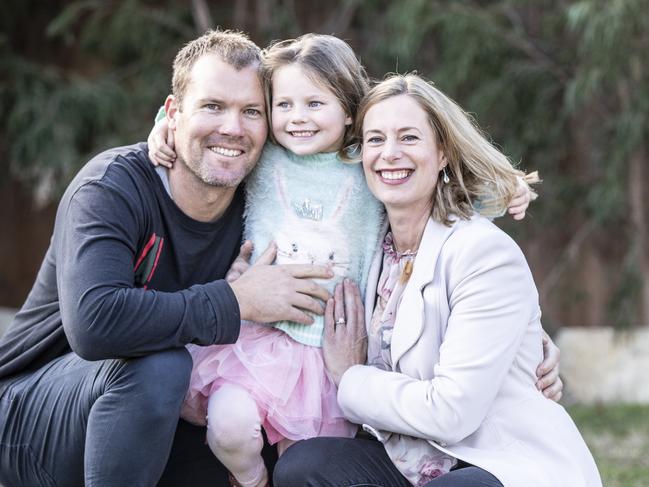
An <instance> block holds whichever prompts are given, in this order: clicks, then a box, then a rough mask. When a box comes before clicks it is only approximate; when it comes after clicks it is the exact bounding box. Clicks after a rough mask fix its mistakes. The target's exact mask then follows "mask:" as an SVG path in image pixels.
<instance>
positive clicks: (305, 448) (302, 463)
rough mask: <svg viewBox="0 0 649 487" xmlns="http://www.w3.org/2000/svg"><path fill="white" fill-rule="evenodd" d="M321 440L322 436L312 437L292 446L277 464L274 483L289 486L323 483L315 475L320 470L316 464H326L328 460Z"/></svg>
mask: <svg viewBox="0 0 649 487" xmlns="http://www.w3.org/2000/svg"><path fill="white" fill-rule="evenodd" d="M319 440H320V438H312V439H310V440H303V441H298V442H297V443H295V444H294V445H292V446H290V447H289V448H288V449H287V450H286V451H285V452H284V454H283V455H282V456H281V457H279V460H278V461H277V464H276V465H275V470H274V471H273V484H274V485H283V486H284V485H285V486H288V487H291V486H304V485H321V484H320V483H318V479H316V478H314V475H313V474H314V473H315V472H317V471H318V468H317V467H316V465H320V466H323V465H326V461H327V460H326V458H324V455H323V454H325V455H326V453H325V451H323V450H322V448H320V441H319ZM323 485H324V484H323Z"/></svg>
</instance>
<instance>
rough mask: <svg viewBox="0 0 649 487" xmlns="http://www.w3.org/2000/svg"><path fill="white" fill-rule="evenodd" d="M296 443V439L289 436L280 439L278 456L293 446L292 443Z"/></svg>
mask: <svg viewBox="0 0 649 487" xmlns="http://www.w3.org/2000/svg"><path fill="white" fill-rule="evenodd" d="M294 443H296V441H295V440H289V439H288V438H284V439H283V440H279V441H278V442H277V456H278V457H281V456H282V455H283V454H284V452H285V451H286V449H287V448H288V447H289V446H291V445H292V444H294Z"/></svg>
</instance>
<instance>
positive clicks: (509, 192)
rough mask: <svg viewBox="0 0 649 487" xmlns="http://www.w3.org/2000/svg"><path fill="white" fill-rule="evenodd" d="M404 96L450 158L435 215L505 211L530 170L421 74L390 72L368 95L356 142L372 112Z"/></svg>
mask: <svg viewBox="0 0 649 487" xmlns="http://www.w3.org/2000/svg"><path fill="white" fill-rule="evenodd" d="M399 95H407V96H409V97H411V98H412V99H413V100H414V101H415V102H417V104H418V105H419V106H420V107H421V108H422V109H423V110H424V112H426V115H427V117H428V121H429V122H430V125H431V127H432V129H433V132H434V133H435V137H436V142H437V144H438V146H439V148H440V149H441V150H442V152H443V153H444V155H445V156H446V161H447V168H446V172H447V174H448V177H449V182H448V183H444V182H443V181H442V179H443V174H442V173H441V172H440V175H439V177H438V181H437V184H436V187H435V192H434V194H433V201H432V217H433V219H435V220H436V221H439V222H442V223H444V224H446V225H450V223H451V220H450V218H449V217H450V215H456V216H457V217H459V218H463V219H468V218H470V217H471V215H472V214H473V213H474V211H478V212H479V213H481V214H483V215H485V216H489V217H494V216H500V215H502V214H503V213H504V212H505V210H506V209H507V205H508V204H509V202H510V201H511V200H512V198H513V196H514V194H515V193H516V189H517V187H518V180H517V177H524V176H525V174H524V173H523V172H522V171H519V170H517V169H514V167H512V165H511V163H510V162H509V159H507V157H506V156H505V155H504V154H503V153H502V152H500V151H499V150H498V149H496V148H495V147H494V146H493V145H492V144H491V143H490V142H489V141H488V140H487V139H486V138H485V136H484V135H483V134H482V132H481V131H480V129H479V128H478V127H477V125H476V123H475V122H474V121H473V119H472V117H471V116H470V115H469V114H467V113H466V112H465V111H464V110H462V108H460V106H459V105H458V104H457V103H455V102H454V101H453V100H451V99H450V98H449V97H448V96H446V95H445V94H444V93H442V92H441V91H440V90H438V89H437V88H435V86H433V85H432V83H429V82H427V81H426V80H424V79H423V78H421V77H420V76H418V75H416V74H406V75H391V76H390V77H388V78H386V79H385V80H384V81H382V82H380V83H379V84H377V85H376V86H374V87H373V88H372V89H371V90H370V91H369V92H368V93H367V95H366V96H365V98H364V99H363V101H362V102H361V105H360V107H359V110H358V114H357V118H356V123H355V127H354V133H355V134H356V137H357V140H358V141H362V132H363V119H364V118H365V114H366V113H367V111H368V110H369V109H370V108H371V107H373V106H374V105H376V104H377V103H380V102H382V101H384V100H387V99H388V98H392V97H394V96H399ZM532 179H533V178H532ZM530 182H533V181H531V180H530Z"/></svg>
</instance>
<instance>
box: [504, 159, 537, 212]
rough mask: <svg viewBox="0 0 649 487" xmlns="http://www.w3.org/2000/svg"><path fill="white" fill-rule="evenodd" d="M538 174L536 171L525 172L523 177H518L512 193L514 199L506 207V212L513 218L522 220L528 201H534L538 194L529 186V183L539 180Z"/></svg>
mask: <svg viewBox="0 0 649 487" xmlns="http://www.w3.org/2000/svg"><path fill="white" fill-rule="evenodd" d="M540 181H541V180H540V179H539V175H538V173H537V172H536V171H534V172H531V173H529V174H526V175H525V177H524V178H519V179H518V189H517V190H516V194H515V195H514V199H512V201H511V202H510V203H509V206H508V207H507V213H509V214H510V215H511V217H512V218H513V219H514V220H522V219H523V218H525V211H526V210H527V207H528V206H530V202H532V201H534V200H535V199H536V198H537V197H538V195H537V194H536V192H535V191H534V190H533V189H532V188H531V186H530V185H531V184H535V183H538V182H540Z"/></svg>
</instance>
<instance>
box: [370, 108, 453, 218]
mask: <svg viewBox="0 0 649 487" xmlns="http://www.w3.org/2000/svg"><path fill="white" fill-rule="evenodd" d="M445 165H446V162H445V158H444V155H443V153H442V151H441V150H440V149H439V148H438V146H437V141H436V136H435V132H434V131H433V129H432V127H431V126H430V123H429V122H428V116H427V115H426V112H424V110H423V109H422V108H421V107H420V106H419V104H418V103H417V102H416V101H415V100H414V99H413V98H411V97H410V96H409V95H398V96H393V97H391V98H388V99H386V100H383V101H381V102H379V103H377V104H375V105H373V106H372V107H371V108H370V109H369V110H368V111H367V113H366V114H365V118H364V119H363V169H364V171H365V177H366V179H367V185H368V187H369V188H370V191H372V193H373V194H374V196H376V198H377V199H378V200H380V201H381V202H382V203H383V204H384V205H385V207H386V208H387V209H388V211H390V210H392V209H398V208H403V209H408V210H409V211H412V212H413V215H420V214H421V211H428V212H430V210H431V208H432V206H431V205H432V198H433V192H434V190H435V185H436V184H437V176H438V174H439V171H441V170H442V168H443V167H444V166H445Z"/></svg>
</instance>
